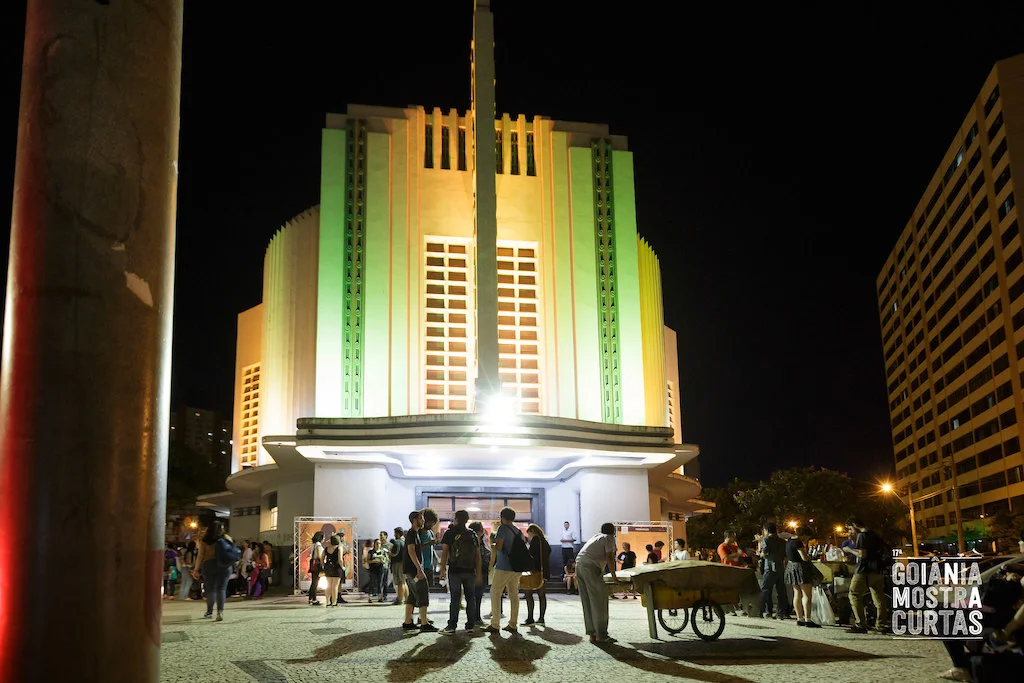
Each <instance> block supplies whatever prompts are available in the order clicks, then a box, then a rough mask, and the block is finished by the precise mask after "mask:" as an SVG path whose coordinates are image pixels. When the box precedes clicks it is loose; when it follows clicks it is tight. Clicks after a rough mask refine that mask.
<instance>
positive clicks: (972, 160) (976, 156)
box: [967, 147, 981, 173]
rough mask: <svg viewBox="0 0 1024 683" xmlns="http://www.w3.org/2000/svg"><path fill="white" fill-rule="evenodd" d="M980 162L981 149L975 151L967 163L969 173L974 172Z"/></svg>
mask: <svg viewBox="0 0 1024 683" xmlns="http://www.w3.org/2000/svg"><path fill="white" fill-rule="evenodd" d="M979 161H981V147H979V148H978V149H976V150H974V154H972V155H971V158H970V159H969V160H968V161H967V172H968V173H970V172H972V171H973V170H974V168H975V167H976V166H977V165H978V162H979Z"/></svg>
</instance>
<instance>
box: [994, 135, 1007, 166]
mask: <svg viewBox="0 0 1024 683" xmlns="http://www.w3.org/2000/svg"><path fill="white" fill-rule="evenodd" d="M1004 154H1006V138H1003V141H1002V142H1000V143H999V145H998V146H997V147H996V148H995V150H993V152H992V166H993V168H994V167H995V165H996V164H998V163H999V160H1000V159H1002V158H1003V155H1004Z"/></svg>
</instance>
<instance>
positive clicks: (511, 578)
mask: <svg viewBox="0 0 1024 683" xmlns="http://www.w3.org/2000/svg"><path fill="white" fill-rule="evenodd" d="M500 517H501V525H500V526H498V530H497V532H496V538H495V541H494V552H492V553H491V566H493V567H494V579H493V580H492V581H491V623H490V625H489V626H488V627H487V628H486V629H484V630H485V631H487V632H488V633H497V632H498V630H499V629H498V627H499V625H500V624H501V594H502V593H503V592H505V590H508V601H509V604H510V605H511V606H512V610H511V612H510V613H509V617H508V624H507V625H506V626H505V629H504V630H506V631H508V632H509V633H519V629H518V621H519V579H520V577H522V575H523V572H525V571H529V570H530V567H531V559H532V558H531V557H530V551H529V549H528V548H527V547H526V539H525V538H523V532H522V531H520V530H519V529H517V528H516V527H515V525H514V524H513V522H514V521H515V520H516V511H515V510H513V509H512V508H510V507H504V508H502V509H501V514H500Z"/></svg>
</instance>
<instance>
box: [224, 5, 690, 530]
mask: <svg viewBox="0 0 1024 683" xmlns="http://www.w3.org/2000/svg"><path fill="white" fill-rule="evenodd" d="M490 21H491V19H490V14H489V12H488V11H487V9H486V5H485V3H484V4H481V3H479V2H478V9H477V12H476V15H475V27H474V29H475V33H474V35H475V36H476V39H475V43H474V45H475V46H479V47H480V49H479V50H477V51H475V52H474V60H473V75H474V89H473V93H474V100H473V103H474V104H473V108H472V109H471V110H470V111H468V112H464V113H459V112H457V111H455V110H451V111H448V112H442V111H441V110H440V109H434V110H433V111H430V112H428V111H425V110H424V109H422V108H415V107H410V108H406V109H389V108H381V107H367V106H350V107H348V111H347V113H346V114H343V115H342V114H329V115H328V116H327V120H326V126H325V128H324V130H323V136H322V157H321V186H320V204H319V205H318V206H317V207H314V208H312V209H310V210H308V211H306V212H304V213H303V214H301V215H300V216H297V217H296V218H295V219H293V220H292V221H290V222H289V223H288V224H287V225H285V226H284V227H283V228H282V229H281V230H280V231H279V232H278V233H277V235H276V236H275V237H274V238H273V239H272V240H271V242H270V246H269V247H268V249H267V253H266V259H265V262H264V289H263V302H262V303H261V304H260V305H259V306H256V307H255V308H253V309H250V310H248V311H245V312H244V313H242V314H241V315H240V316H239V327H238V346H237V357H236V389H235V391H236V393H235V415H234V418H235V419H234V425H235V427H234V429H235V434H234V450H233V452H232V453H233V461H232V471H233V474H232V475H231V477H229V479H228V489H229V492H225V493H224V494H216V495H213V496H206V497H204V501H205V502H206V503H207V504H211V505H213V504H216V505H221V506H224V507H229V508H231V509H232V510H233V511H238V510H241V511H246V510H248V511H251V510H254V509H255V508H256V507H259V509H260V511H259V516H258V520H259V521H258V524H259V526H258V528H256V526H255V525H256V524H257V516H256V515H247V514H240V515H238V519H233V520H232V525H233V528H234V529H235V533H236V535H241V536H243V537H244V536H246V535H252V536H255V535H257V532H259V533H260V535H266V534H267V533H268V532H271V531H273V530H274V529H272V528H271V526H272V524H271V521H272V520H273V519H277V520H291V519H292V518H293V517H294V516H297V515H316V516H332V515H333V516H354V517H356V518H358V520H359V522H358V524H357V529H358V530H360V535H361V536H376V533H377V531H379V530H382V529H391V528H393V527H394V526H396V525H402V524H404V522H405V520H406V515H407V513H408V511H409V510H412V509H414V508H419V507H423V506H425V505H431V506H432V507H434V508H436V509H438V511H439V512H440V513H441V517H442V519H445V518H446V517H450V515H451V514H452V512H453V511H454V509H457V508H459V507H468V508H470V509H471V511H472V512H473V513H474V515H481V516H487V515H492V516H491V517H487V518H488V519H491V518H496V516H497V512H496V510H497V509H499V508H500V507H502V506H503V505H504V504H510V505H513V506H514V507H516V508H517V509H518V510H519V511H520V517H521V518H523V519H529V520H532V521H535V522H537V523H539V524H541V526H543V527H544V528H545V529H550V530H551V531H552V533H556V530H557V529H560V528H561V525H562V522H563V521H564V520H569V521H570V522H571V523H572V525H573V527H574V528H575V529H577V530H580V529H582V533H584V534H589V533H592V532H595V531H596V530H597V529H598V527H599V526H600V524H601V523H602V522H605V521H614V520H650V519H654V520H664V519H669V518H670V517H671V518H680V520H681V519H682V518H684V517H685V516H686V515H688V514H692V513H693V512H694V511H695V510H698V509H706V504H703V503H701V502H700V501H698V500H696V498H697V496H698V495H699V492H700V485H699V484H698V483H697V481H696V480H694V479H692V478H688V477H686V476H685V475H684V473H683V472H684V469H683V468H684V467H685V466H686V463H687V462H691V461H693V460H694V459H695V458H696V456H697V454H698V449H697V447H696V446H693V445H685V444H683V443H682V438H681V424H680V423H681V413H680V409H679V403H678V386H679V379H678V362H677V358H676V344H675V333H674V332H672V331H671V330H669V329H667V328H665V326H664V323H663V319H662V291H661V280H660V266H659V263H658V259H657V257H656V255H655V254H654V252H653V250H652V249H651V248H650V246H649V245H648V244H647V243H646V242H645V241H644V240H643V239H642V238H641V237H640V236H639V234H638V232H637V225H636V206H635V198H634V191H635V187H634V179H633V156H632V153H631V152H630V151H629V150H628V148H627V143H626V139H625V138H624V137H621V136H617V135H611V134H610V132H609V130H608V128H607V126H603V125H597V124H582V123H568V122H562V121H554V120H551V119H548V118H545V117H541V116H536V117H533V118H531V119H527V118H526V117H524V116H518V117H515V118H513V117H510V116H508V115H503V116H501V117H500V118H498V117H496V116H495V115H494V113H493V112H494V101H493V92H494V86H493V82H494V76H493V55H492V54H491V50H492V47H493V46H492V42H491V40H492V39H491V38H489V37H488V36H490V35H491V33H490V31H491V26H490ZM481 37H482V38H481ZM488 85H489V87H488ZM270 502H273V506H272V507H271V505H270ZM481 518H483V517H481ZM240 524H241V527H242V528H241V530H240V529H239V525H240ZM276 526H278V528H277V531H278V532H279V533H280V535H281V536H283V537H285V538H288V537H289V536H290V532H291V526H290V521H289V522H288V524H285V525H284V526H281V525H276ZM677 526H678V527H679V528H678V529H677V533H679V534H682V533H684V530H683V528H682V522H681V521H679V522H677ZM250 529H251V531H250ZM577 533H579V531H577Z"/></svg>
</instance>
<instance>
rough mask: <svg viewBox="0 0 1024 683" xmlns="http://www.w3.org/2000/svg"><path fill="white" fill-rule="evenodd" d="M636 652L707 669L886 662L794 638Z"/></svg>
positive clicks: (682, 644) (694, 643) (688, 643)
mask: <svg viewBox="0 0 1024 683" xmlns="http://www.w3.org/2000/svg"><path fill="white" fill-rule="evenodd" d="M632 645H633V647H635V648H636V649H637V650H644V651H646V652H652V653H654V654H657V655H661V656H663V657H668V658H670V659H673V660H684V661H687V662H693V663H695V664H702V665H705V666H716V665H729V664H820V663H824V662H842V661H855V660H856V661H863V660H868V659H883V658H884V657H883V656H882V655H874V654H870V653H868V652H862V651H860V650H850V649H847V648H845V647H839V646H837V645H829V644H827V643H817V642H812V641H807V640H797V639H795V638H780V637H773V638H763V639H762V638H723V639H722V640H716V641H713V642H704V641H700V640H682V641H675V642H670V643H632Z"/></svg>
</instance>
